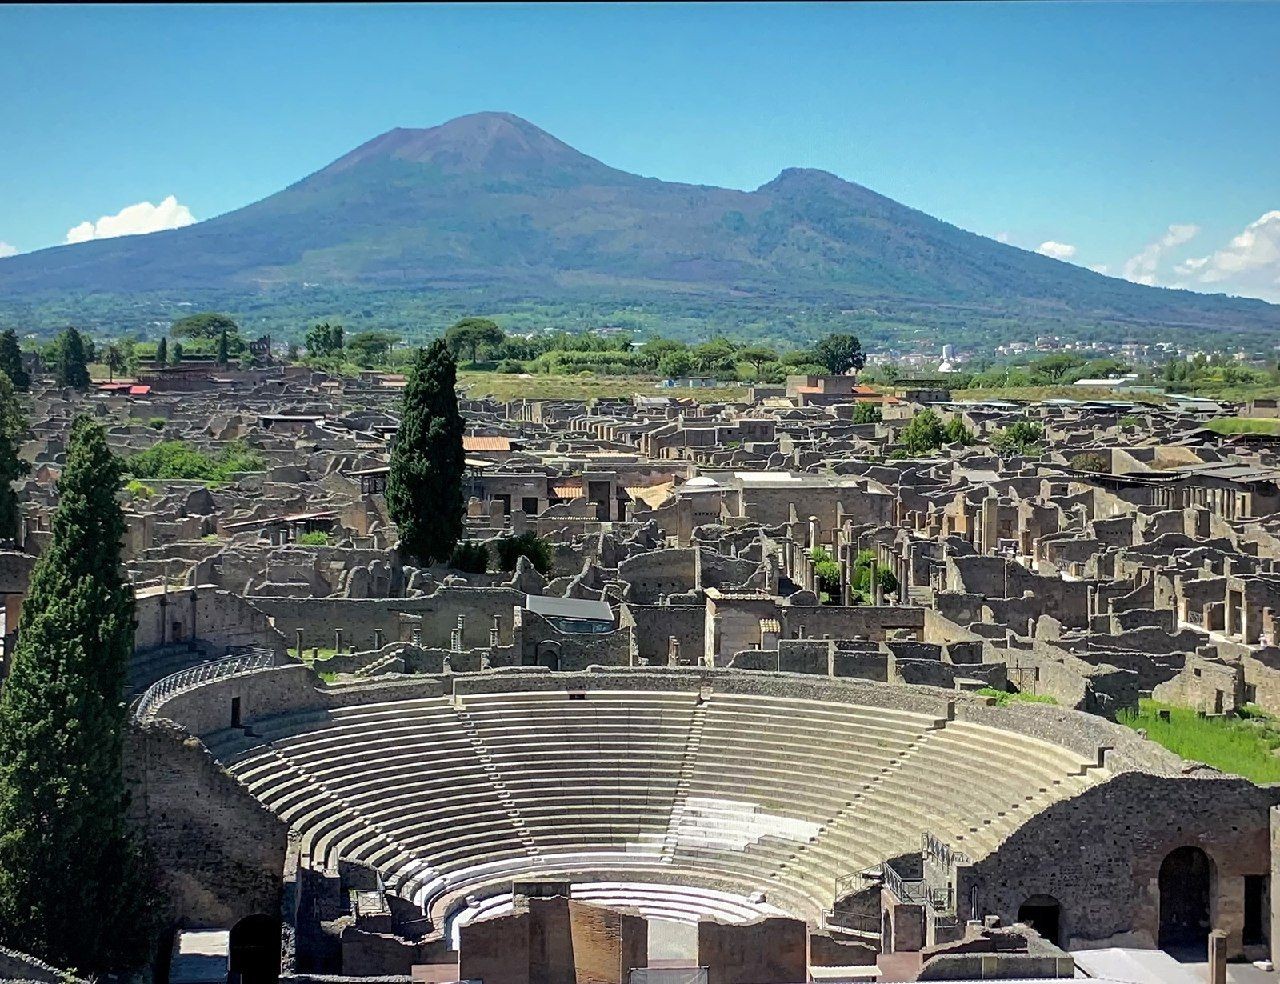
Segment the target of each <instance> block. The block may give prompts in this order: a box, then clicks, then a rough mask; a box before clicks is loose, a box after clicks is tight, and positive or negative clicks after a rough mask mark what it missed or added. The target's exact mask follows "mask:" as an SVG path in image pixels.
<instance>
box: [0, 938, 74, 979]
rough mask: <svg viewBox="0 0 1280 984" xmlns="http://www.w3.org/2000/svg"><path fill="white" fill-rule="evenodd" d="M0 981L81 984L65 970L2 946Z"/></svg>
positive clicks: (0, 949) (0, 952)
mask: <svg viewBox="0 0 1280 984" xmlns="http://www.w3.org/2000/svg"><path fill="white" fill-rule="evenodd" d="M0 981H39V982H40V984H81V980H80V978H78V977H72V976H71V975H70V974H68V973H67V972H66V971H65V970H58V968H56V967H51V966H50V965H49V964H47V963H45V962H44V961H43V960H37V959H36V958H35V957H29V956H27V955H26V954H25V953H19V952H18V951H17V950H10V949H8V948H6V947H3V946H0Z"/></svg>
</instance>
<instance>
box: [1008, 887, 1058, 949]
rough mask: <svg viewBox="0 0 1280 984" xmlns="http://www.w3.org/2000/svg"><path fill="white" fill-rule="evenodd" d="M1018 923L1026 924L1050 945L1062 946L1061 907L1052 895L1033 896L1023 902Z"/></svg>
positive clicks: (1019, 910)
mask: <svg viewBox="0 0 1280 984" xmlns="http://www.w3.org/2000/svg"><path fill="white" fill-rule="evenodd" d="M1018 922H1021V923H1026V924H1027V925H1028V926H1030V927H1031V928H1032V929H1034V930H1035V931H1036V932H1037V933H1039V934H1040V935H1041V936H1042V937H1043V938H1044V939H1046V940H1048V941H1049V942H1050V943H1053V944H1054V945H1056V946H1061V945H1062V940H1061V936H1062V905H1061V904H1060V903H1059V902H1058V900H1057V899H1055V898H1054V897H1053V896H1052V895H1033V896H1031V898H1029V899H1027V901H1025V902H1023V903H1022V905H1021V906H1020V907H1019V909H1018Z"/></svg>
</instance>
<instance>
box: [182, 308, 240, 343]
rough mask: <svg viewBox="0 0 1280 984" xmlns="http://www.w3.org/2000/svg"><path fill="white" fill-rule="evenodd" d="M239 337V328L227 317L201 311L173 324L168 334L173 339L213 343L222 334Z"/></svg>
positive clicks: (213, 312)
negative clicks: (200, 340)
mask: <svg viewBox="0 0 1280 984" xmlns="http://www.w3.org/2000/svg"><path fill="white" fill-rule="evenodd" d="M224 333H225V334H228V335H239V334H240V326H239V325H238V324H236V323H235V321H234V320H232V318H231V317H230V316H229V315H226V314H218V313H217V312H216V311H202V312H201V313H200V314H193V315H190V316H189V317H186V318H182V319H181V320H179V321H175V322H174V323H173V327H172V328H170V329H169V334H170V335H172V336H173V337H174V338H199V339H204V340H205V341H207V342H212V341H215V340H216V339H217V338H218V337H219V336H220V335H222V334H224Z"/></svg>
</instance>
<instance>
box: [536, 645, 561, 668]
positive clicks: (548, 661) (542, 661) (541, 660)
mask: <svg viewBox="0 0 1280 984" xmlns="http://www.w3.org/2000/svg"><path fill="white" fill-rule="evenodd" d="M538 665H539V666H545V667H547V669H549V670H558V669H560V644H559V643H558V642H542V643H539V644H538Z"/></svg>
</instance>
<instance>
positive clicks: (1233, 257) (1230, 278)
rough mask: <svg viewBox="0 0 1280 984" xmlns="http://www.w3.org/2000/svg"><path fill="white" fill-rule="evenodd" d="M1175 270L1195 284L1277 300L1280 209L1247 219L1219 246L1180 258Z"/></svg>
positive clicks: (1279, 256)
mask: <svg viewBox="0 0 1280 984" xmlns="http://www.w3.org/2000/svg"><path fill="white" fill-rule="evenodd" d="M1177 272H1178V273H1179V274H1180V275H1181V276H1183V277H1185V278H1187V280H1188V281H1191V282H1194V283H1197V284H1217V285H1219V289H1221V290H1227V291H1229V292H1230V293H1233V294H1246V295H1253V296H1255V297H1261V298H1264V299H1266V300H1269V301H1280V209H1273V210H1272V211H1270V212H1265V213H1264V214H1263V215H1262V216H1260V217H1259V218H1258V219H1256V220H1254V221H1253V222H1250V223H1249V224H1248V225H1247V226H1245V228H1244V230H1243V231H1242V232H1241V233H1240V234H1239V235H1237V236H1235V237H1234V238H1233V239H1232V240H1231V242H1229V243H1228V244H1227V245H1226V246H1224V247H1223V248H1222V249H1220V250H1217V251H1216V252H1214V253H1210V254H1209V255H1208V256H1200V257H1191V258H1189V259H1186V260H1184V261H1183V262H1182V263H1180V264H1178V267H1177Z"/></svg>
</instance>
